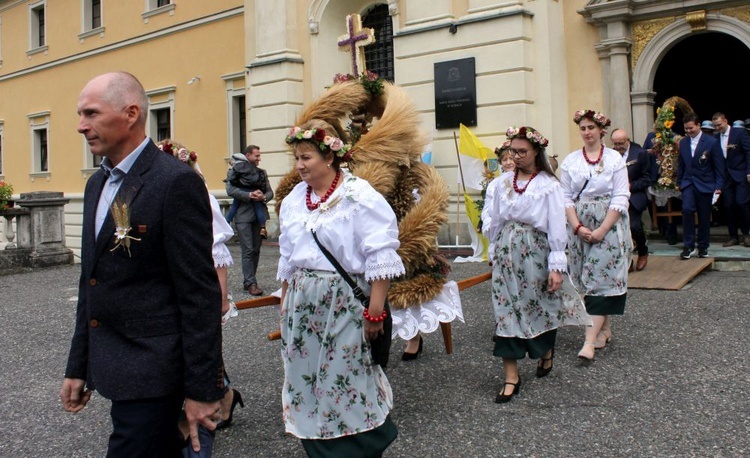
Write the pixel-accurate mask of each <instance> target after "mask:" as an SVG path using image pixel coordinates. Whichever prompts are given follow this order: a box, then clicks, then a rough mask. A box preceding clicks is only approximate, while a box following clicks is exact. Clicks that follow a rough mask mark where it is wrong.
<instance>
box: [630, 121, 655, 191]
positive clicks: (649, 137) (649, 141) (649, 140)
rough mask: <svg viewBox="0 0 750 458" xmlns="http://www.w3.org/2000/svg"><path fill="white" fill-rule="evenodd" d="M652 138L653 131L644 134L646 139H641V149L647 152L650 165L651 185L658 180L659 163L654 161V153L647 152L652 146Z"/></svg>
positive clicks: (653, 135) (653, 136)
mask: <svg viewBox="0 0 750 458" xmlns="http://www.w3.org/2000/svg"><path fill="white" fill-rule="evenodd" d="M654 138H656V134H655V133H654V132H649V133H648V135H646V139H645V140H644V141H643V149H645V150H646V152H647V153H648V162H649V164H650V165H651V184H652V185H653V184H656V182H657V181H658V180H659V164H657V162H656V154H653V153H650V152H649V150H651V149H652V148H653V147H654ZM631 144H632V143H631Z"/></svg>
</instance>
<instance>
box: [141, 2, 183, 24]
mask: <svg viewBox="0 0 750 458" xmlns="http://www.w3.org/2000/svg"><path fill="white" fill-rule="evenodd" d="M175 6H176V5H175V4H174V3H173V2H171V1H170V0H146V11H144V12H143V13H141V17H142V18H143V23H144V24H148V20H149V18H150V17H151V16H157V15H160V14H169V15H170V16H174V9H175Z"/></svg>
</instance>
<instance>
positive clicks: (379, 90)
mask: <svg viewBox="0 0 750 458" xmlns="http://www.w3.org/2000/svg"><path fill="white" fill-rule="evenodd" d="M357 79H359V82H360V83H361V84H362V86H364V87H365V89H367V92H369V93H370V94H372V95H373V96H375V97H378V96H380V95H382V94H383V84H384V82H385V80H384V79H383V78H381V77H379V76H378V74H377V73H374V72H371V71H370V70H367V71H366V72H365V73H362V74H361V75H360V76H359V78H357V77H356V76H354V75H352V74H351V73H336V76H335V77H334V78H333V84H338V83H343V82H346V81H354V80H357Z"/></svg>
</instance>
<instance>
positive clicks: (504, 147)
mask: <svg viewBox="0 0 750 458" xmlns="http://www.w3.org/2000/svg"><path fill="white" fill-rule="evenodd" d="M508 148H510V140H505V141H504V142H503V144H502V145H500V146H498V147H497V148H495V155H496V156H497V157H500V156H502V155H503V153H504V152H506V151H508Z"/></svg>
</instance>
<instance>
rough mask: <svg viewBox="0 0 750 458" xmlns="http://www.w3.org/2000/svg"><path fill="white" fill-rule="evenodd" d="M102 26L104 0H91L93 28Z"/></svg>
mask: <svg viewBox="0 0 750 458" xmlns="http://www.w3.org/2000/svg"><path fill="white" fill-rule="evenodd" d="M101 26H102V2H101V0H91V28H92V29H98V28H99V27H101Z"/></svg>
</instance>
